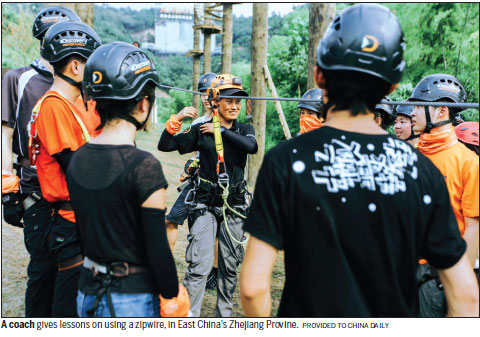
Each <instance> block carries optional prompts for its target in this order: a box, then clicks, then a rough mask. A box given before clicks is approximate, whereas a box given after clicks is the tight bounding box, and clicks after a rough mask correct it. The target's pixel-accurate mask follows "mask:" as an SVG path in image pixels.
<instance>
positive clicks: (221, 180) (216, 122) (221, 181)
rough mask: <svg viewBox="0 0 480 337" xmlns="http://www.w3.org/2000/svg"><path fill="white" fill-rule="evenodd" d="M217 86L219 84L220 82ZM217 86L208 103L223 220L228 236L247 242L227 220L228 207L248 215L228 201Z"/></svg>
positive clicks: (213, 89)
mask: <svg viewBox="0 0 480 337" xmlns="http://www.w3.org/2000/svg"><path fill="white" fill-rule="evenodd" d="M216 86H218V84H217V85H216ZM216 86H215V87H213V88H209V89H208V90H207V95H208V103H209V104H210V108H211V109H212V115H213V135H214V139H215V150H216V151H217V157H218V162H217V176H218V186H220V188H221V189H222V199H223V205H222V214H223V222H224V224H225V229H226V230H227V233H228V236H230V239H231V240H232V241H233V242H235V243H238V244H244V243H245V242H247V238H245V240H244V241H239V240H237V239H236V238H235V237H234V236H233V234H232V233H231V232H230V227H229V226H228V221H227V214H226V209H227V208H228V209H229V210H230V211H231V212H232V213H233V214H235V215H237V216H239V217H241V218H242V219H246V216H244V215H242V214H240V213H239V212H237V211H236V210H235V209H233V208H232V207H231V206H230V205H229V204H228V202H227V199H228V195H229V192H228V189H229V187H230V177H229V176H228V173H227V167H226V164H225V159H224V157H223V140H222V133H221V126H220V118H219V116H218V106H217V105H216V104H215V103H214V102H216V100H217V97H219V93H220V91H219V90H218V89H217V88H216ZM220 164H223V173H220Z"/></svg>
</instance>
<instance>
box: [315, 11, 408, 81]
mask: <svg viewBox="0 0 480 337" xmlns="http://www.w3.org/2000/svg"><path fill="white" fill-rule="evenodd" d="M404 50H405V40H404V37H403V32H402V28H401V26H400V23H399V22H398V19H397V17H396V16H395V15H394V14H393V13H392V12H391V11H390V10H389V9H388V8H386V7H384V6H381V5H377V4H359V5H354V6H351V7H348V8H347V9H345V10H343V11H342V12H341V13H340V15H338V16H337V17H336V18H335V19H334V20H333V21H332V22H331V23H330V25H329V26H328V28H327V30H326V32H325V34H324V36H323V38H322V39H321V40H320V42H319V44H318V47H317V64H318V65H319V66H320V67H321V68H322V69H326V70H351V71H359V72H362V73H367V74H370V75H373V76H375V77H379V78H381V79H383V80H385V81H387V82H388V83H391V84H396V83H399V82H400V79H401V77H402V72H403V70H404V68H405V61H404V60H403V52H404Z"/></svg>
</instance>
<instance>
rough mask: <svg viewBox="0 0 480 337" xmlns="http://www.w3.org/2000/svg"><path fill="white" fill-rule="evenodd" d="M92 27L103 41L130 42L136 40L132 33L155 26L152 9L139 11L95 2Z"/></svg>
mask: <svg viewBox="0 0 480 337" xmlns="http://www.w3.org/2000/svg"><path fill="white" fill-rule="evenodd" d="M93 13H94V29H95V31H96V32H97V34H98V36H100V38H101V39H102V42H103V43H108V42H115V41H123V42H127V43H132V42H133V41H135V40H137V39H136V38H135V37H134V34H135V33H137V32H139V31H144V30H145V29H154V28H155V18H154V13H155V12H154V10H152V9H142V10H140V11H137V10H133V9H131V8H130V7H127V8H113V7H110V6H108V4H102V5H98V4H95V5H94V8H93Z"/></svg>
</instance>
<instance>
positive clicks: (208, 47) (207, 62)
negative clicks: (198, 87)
mask: <svg viewBox="0 0 480 337" xmlns="http://www.w3.org/2000/svg"><path fill="white" fill-rule="evenodd" d="M208 7H210V5H209V4H208V3H204V4H203V8H204V12H203V17H204V19H203V23H204V24H208V23H211V20H210V18H209V16H208V15H207V12H206V11H205V9H206V8H208ZM211 71H212V35H211V34H210V33H208V30H204V34H203V73H204V74H206V73H209V72H211Z"/></svg>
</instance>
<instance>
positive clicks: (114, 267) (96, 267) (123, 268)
mask: <svg viewBox="0 0 480 337" xmlns="http://www.w3.org/2000/svg"><path fill="white" fill-rule="evenodd" d="M83 266H84V267H85V268H87V269H90V270H91V271H92V273H93V275H94V276H96V275H97V274H99V273H100V274H108V275H113V276H116V277H125V276H128V275H131V274H138V273H144V272H146V271H147V270H148V269H147V267H144V266H136V265H131V264H128V263H127V262H114V263H110V264H109V265H105V264H100V263H97V262H95V261H93V260H92V259H90V258H88V257H87V256H85V259H84V262H83Z"/></svg>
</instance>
